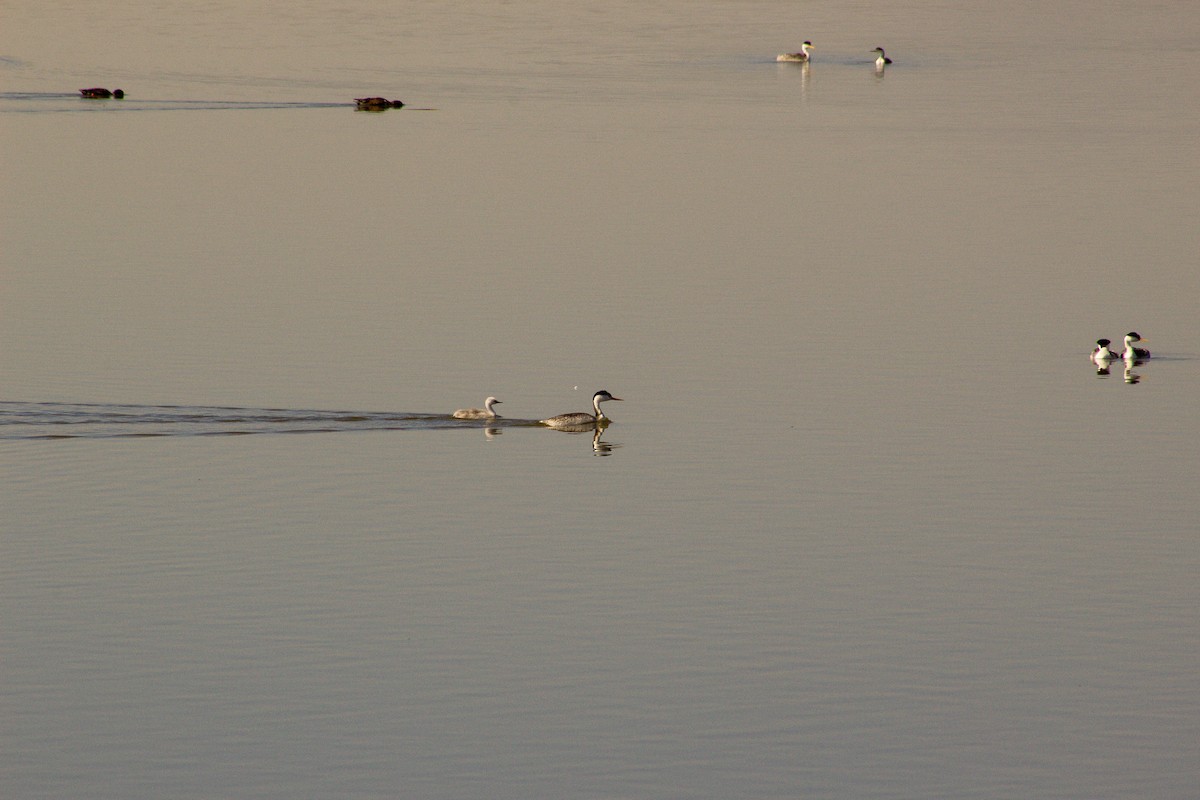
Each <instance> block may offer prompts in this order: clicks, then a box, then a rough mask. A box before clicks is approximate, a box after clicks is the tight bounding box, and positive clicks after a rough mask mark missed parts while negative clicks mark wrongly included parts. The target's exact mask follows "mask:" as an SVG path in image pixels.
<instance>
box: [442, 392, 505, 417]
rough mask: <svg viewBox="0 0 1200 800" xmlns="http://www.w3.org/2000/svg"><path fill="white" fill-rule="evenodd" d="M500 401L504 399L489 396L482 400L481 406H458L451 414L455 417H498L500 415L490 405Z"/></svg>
mask: <svg viewBox="0 0 1200 800" xmlns="http://www.w3.org/2000/svg"><path fill="white" fill-rule="evenodd" d="M502 402H504V401H503V400H497V399H496V398H494V397H489V398H488V399H487V400H484V401H483V405H484V407H483V408H460V409H459V410H458V411H455V412H454V415H453V416H454V418H455V419H499V417H500V415H499V414H497V413H496V409H495V408H493V407H492V406H494V405H496V404H497V403H502Z"/></svg>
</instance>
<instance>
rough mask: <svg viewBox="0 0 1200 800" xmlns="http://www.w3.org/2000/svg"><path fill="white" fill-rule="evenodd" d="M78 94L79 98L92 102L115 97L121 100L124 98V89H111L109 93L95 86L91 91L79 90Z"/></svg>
mask: <svg viewBox="0 0 1200 800" xmlns="http://www.w3.org/2000/svg"><path fill="white" fill-rule="evenodd" d="M79 94H80V96H81V97H87V98H90V99H93V100H100V99H103V98H106V97H115V98H116V99H118V100H123V99H124V98H125V90H124V89H113V90H112V91H111V92H110V91H109V90H108V89H105V88H103V87H100V86H95V87H92V88H91V89H80V90H79Z"/></svg>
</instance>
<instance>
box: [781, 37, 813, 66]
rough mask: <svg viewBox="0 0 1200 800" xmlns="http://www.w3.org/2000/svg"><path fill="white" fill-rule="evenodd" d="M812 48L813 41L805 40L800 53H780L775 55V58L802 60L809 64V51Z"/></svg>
mask: <svg viewBox="0 0 1200 800" xmlns="http://www.w3.org/2000/svg"><path fill="white" fill-rule="evenodd" d="M812 49H813V43H812V42H809V41H805V42H804V44H802V45H800V52H799V53H780V54H779V55H777V56H775V60H776V61H800V62H803V63H805V64H807V63H808V60H809V55H808V51H809V50H812Z"/></svg>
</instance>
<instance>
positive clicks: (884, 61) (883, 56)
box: [871, 47, 892, 67]
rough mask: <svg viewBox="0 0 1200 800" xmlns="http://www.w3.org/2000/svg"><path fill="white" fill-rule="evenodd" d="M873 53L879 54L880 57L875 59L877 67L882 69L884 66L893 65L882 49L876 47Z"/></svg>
mask: <svg viewBox="0 0 1200 800" xmlns="http://www.w3.org/2000/svg"><path fill="white" fill-rule="evenodd" d="M871 52H872V53H878V54H879V57H878V58H876V59H875V66H877V67H882V66H885V65H887V64H890V63H892V60H891V59H890V58H888V57H887V54H886V53H884V52H883V48H882V47H876V48H875V49H874V50H872V51H871Z"/></svg>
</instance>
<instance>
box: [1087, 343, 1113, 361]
mask: <svg viewBox="0 0 1200 800" xmlns="http://www.w3.org/2000/svg"><path fill="white" fill-rule="evenodd" d="M1110 344H1112V342H1111V341H1110V340H1108V339H1097V340H1096V346H1095V347H1094V348H1092V361H1096V362H1100V361H1111V360H1112V359H1114V358H1117V354H1116V353H1114V352H1113V351H1112V350H1110V349H1108V346H1109V345H1110Z"/></svg>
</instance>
